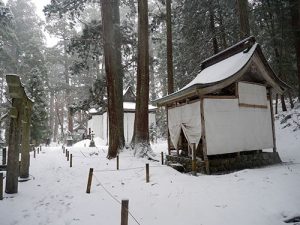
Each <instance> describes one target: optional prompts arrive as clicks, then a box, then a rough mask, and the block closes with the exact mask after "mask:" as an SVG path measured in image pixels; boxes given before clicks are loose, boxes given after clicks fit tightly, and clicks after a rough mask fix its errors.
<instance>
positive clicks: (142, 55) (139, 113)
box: [132, 0, 152, 157]
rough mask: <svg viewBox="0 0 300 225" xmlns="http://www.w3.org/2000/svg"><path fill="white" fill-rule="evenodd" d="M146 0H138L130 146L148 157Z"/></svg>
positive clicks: (149, 149)
mask: <svg viewBox="0 0 300 225" xmlns="http://www.w3.org/2000/svg"><path fill="white" fill-rule="evenodd" d="M148 36H149V35H148V1H147V0H138V67H137V96H136V111H135V120H134V134H133V140H132V146H133V147H134V155H135V156H137V157H144V156H148V157H150V156H151V155H152V150H151V147H150V142H149V122H148V121H149V118H148V116H149V114H148V104H149V41H148Z"/></svg>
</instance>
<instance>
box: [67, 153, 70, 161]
mask: <svg viewBox="0 0 300 225" xmlns="http://www.w3.org/2000/svg"><path fill="white" fill-rule="evenodd" d="M69 157H70V152H69V151H68V153H67V161H69Z"/></svg>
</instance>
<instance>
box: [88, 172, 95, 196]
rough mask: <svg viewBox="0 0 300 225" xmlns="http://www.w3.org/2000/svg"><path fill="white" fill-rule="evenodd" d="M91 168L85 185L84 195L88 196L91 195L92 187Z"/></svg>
mask: <svg viewBox="0 0 300 225" xmlns="http://www.w3.org/2000/svg"><path fill="white" fill-rule="evenodd" d="M93 171H94V169H93V168H90V172H89V178H88V183H87V187H86V193H87V194H89V193H91V185H92V178H93Z"/></svg>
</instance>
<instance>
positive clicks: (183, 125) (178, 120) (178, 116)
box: [168, 101, 201, 149]
mask: <svg viewBox="0 0 300 225" xmlns="http://www.w3.org/2000/svg"><path fill="white" fill-rule="evenodd" d="M168 128H169V132H170V138H171V141H172V143H173V145H174V147H175V148H176V149H178V141H179V137H180V132H181V129H182V130H183V133H184V135H185V137H186V139H187V141H188V143H189V144H190V145H191V144H194V143H195V144H196V147H197V146H198V143H199V141H200V138H201V113H200V101H198V102H194V103H191V104H186V105H182V106H178V107H175V108H171V109H168Z"/></svg>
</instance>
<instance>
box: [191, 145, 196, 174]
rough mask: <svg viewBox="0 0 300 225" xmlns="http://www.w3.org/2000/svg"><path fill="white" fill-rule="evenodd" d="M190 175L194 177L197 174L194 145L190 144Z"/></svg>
mask: <svg viewBox="0 0 300 225" xmlns="http://www.w3.org/2000/svg"><path fill="white" fill-rule="evenodd" d="M192 145H193V146H192V174H193V175H194V176H196V174H197V160H196V144H195V143H193V144H192Z"/></svg>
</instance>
